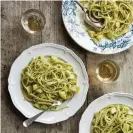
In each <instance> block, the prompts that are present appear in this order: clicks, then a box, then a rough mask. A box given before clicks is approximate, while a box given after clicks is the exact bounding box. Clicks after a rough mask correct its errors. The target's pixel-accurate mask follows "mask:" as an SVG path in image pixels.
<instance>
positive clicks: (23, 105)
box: [8, 43, 89, 124]
mask: <svg viewBox="0 0 133 133" xmlns="http://www.w3.org/2000/svg"><path fill="white" fill-rule="evenodd" d="M51 56H52V57H53V58H54V57H58V58H60V59H62V60H63V61H65V62H67V63H69V64H71V65H72V66H73V70H74V72H75V73H76V74H77V85H78V87H79V88H80V91H79V92H78V93H77V94H75V95H74V96H73V97H72V98H71V99H70V100H68V101H66V102H65V103H64V106H68V108H65V109H63V110H58V111H52V112H46V113H44V114H43V115H41V116H40V117H39V118H38V119H37V120H36V121H37V122H41V123H46V124H53V123H57V122H60V121H64V120H66V119H68V118H69V117H71V116H73V115H74V114H75V113H76V112H77V111H78V110H79V109H80V108H81V106H82V105H83V103H84V101H85V99H86V95H87V91H88V88H89V84H88V75H87V72H86V69H85V66H84V64H83V62H82V61H81V59H80V58H79V57H78V56H77V55H76V54H75V53H74V52H73V51H71V50H70V49H68V48H66V47H64V46H61V45H57V44H49V43H45V44H40V45H36V46H32V47H30V48H29V49H27V50H25V51H24V52H23V53H22V54H21V55H20V56H19V57H18V58H17V59H16V60H15V61H14V63H13V65H12V67H11V70H10V74H9V78H8V90H9V93H10V96H11V99H12V102H13V104H14V105H15V107H16V108H17V109H18V110H19V111H20V112H21V113H22V114H23V115H24V116H25V117H27V118H30V117H32V116H34V115H36V114H37V113H39V112H40V111H41V110H39V109H37V108H38V107H37V106H38V105H35V106H36V107H37V108H35V107H33V106H32V104H31V103H30V102H28V101H26V100H25V99H24V97H23V94H22V86H21V74H22V70H23V69H24V68H25V67H26V66H27V65H28V64H29V63H30V62H31V60H32V59H36V58H37V57H39V61H40V60H42V58H41V57H44V59H45V57H51ZM33 61H34V60H33ZM36 67H38V66H36ZM44 67H45V66H44ZM59 67H60V66H59ZM29 69H30V68H29ZM26 71H27V69H25V71H24V73H25V74H27V72H26ZM28 71H29V70H28ZM31 78H32V77H31ZM28 80H29V82H32V80H30V79H28ZM23 81H24V82H25V77H24V79H23ZM26 84H27V83H25V84H24V85H26ZM33 86H34V89H36V87H37V85H33ZM27 87H28V88H27ZM27 87H26V89H28V91H30V86H27ZM39 91H41V90H39V89H38V92H39ZM39 93H40V92H39ZM62 93H64V92H61V95H62ZM29 94H31V93H30V92H29ZM32 95H34V93H32ZM63 96H64V95H63ZM40 103H42V102H41V101H40ZM41 108H42V106H41ZM43 108H44V107H43Z"/></svg>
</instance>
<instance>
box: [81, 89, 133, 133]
mask: <svg viewBox="0 0 133 133" xmlns="http://www.w3.org/2000/svg"><path fill="white" fill-rule="evenodd" d="M118 95H122V96H126V97H129V98H131V99H132V100H133V94H131V93H124V92H117V91H116V92H110V93H106V94H104V95H102V96H100V97H98V98H96V99H95V100H93V101H92V102H91V103H90V104H89V105H88V106H87V108H86V109H85V111H84V112H83V114H82V116H81V119H80V122H79V133H81V131H80V130H81V126H82V125H81V124H82V122H83V117H84V115H85V112H86V111H87V110H88V109H89V107H90V106H91V105H92V104H93V103H95V102H97V101H99V100H100V99H102V98H104V97H110V96H118Z"/></svg>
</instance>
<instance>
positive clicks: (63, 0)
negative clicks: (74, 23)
mask: <svg viewBox="0 0 133 133" xmlns="http://www.w3.org/2000/svg"><path fill="white" fill-rule="evenodd" d="M65 1H68V0H62V5H61V16H62V20H63V24H64V27H65V29H66V31H67V33H68V35H69V36H70V37H71V39H72V40H73V41H74V42H75V43H76V44H78V45H79V46H80V47H81V48H83V49H85V50H86V51H88V52H91V53H94V54H98V55H113V54H119V53H121V52H124V51H126V50H128V49H129V48H130V47H132V46H133V44H129V46H128V47H126V48H125V49H121V50H119V51H115V52H111V53H102V52H96V51H91V50H89V49H86V48H85V47H84V46H83V45H81V44H80V43H79V42H78V41H76V40H75V39H74V38H73V37H72V36H71V34H70V33H69V31H68V28H67V26H66V24H65V20H64V17H63V2H65ZM71 1H73V0H71Z"/></svg>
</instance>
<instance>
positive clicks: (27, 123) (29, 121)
mask: <svg viewBox="0 0 133 133" xmlns="http://www.w3.org/2000/svg"><path fill="white" fill-rule="evenodd" d="M61 104H62V102H61V101H55V102H54V103H53V104H52V105H51V106H50V107H49V108H48V109H47V110H49V109H51V108H52V107H54V106H59V105H61ZM47 110H44V111H42V112H40V113H39V114H36V115H35V116H33V117H31V118H29V119H27V120H25V121H24V122H23V126H24V127H28V126H29V125H31V124H32V123H33V122H34V121H35V120H36V119H37V118H38V117H39V116H41V115H42V114H43V113H44V112H46V111H47Z"/></svg>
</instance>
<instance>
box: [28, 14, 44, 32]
mask: <svg viewBox="0 0 133 133" xmlns="http://www.w3.org/2000/svg"><path fill="white" fill-rule="evenodd" d="M28 27H29V29H30V30H32V31H40V30H41V27H42V22H41V19H40V18H38V17H37V16H36V15H32V16H30V17H29V18H28Z"/></svg>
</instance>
